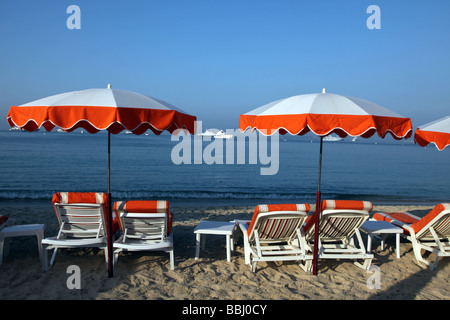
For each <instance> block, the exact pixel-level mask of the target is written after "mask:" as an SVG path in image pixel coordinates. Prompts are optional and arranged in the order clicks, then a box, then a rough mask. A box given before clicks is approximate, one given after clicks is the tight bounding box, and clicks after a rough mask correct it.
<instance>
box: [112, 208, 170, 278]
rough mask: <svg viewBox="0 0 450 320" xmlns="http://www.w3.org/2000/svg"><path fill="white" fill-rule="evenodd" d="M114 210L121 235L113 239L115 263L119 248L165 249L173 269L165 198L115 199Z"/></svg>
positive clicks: (127, 249) (120, 250)
mask: <svg viewBox="0 0 450 320" xmlns="http://www.w3.org/2000/svg"><path fill="white" fill-rule="evenodd" d="M114 211H115V212H116V215H117V216H118V217H119V219H120V228H121V230H122V232H123V235H122V236H121V237H120V238H119V239H117V240H116V241H115V242H114V249H115V250H114V257H115V258H114V262H115V263H117V260H118V257H119V253H120V252H122V251H164V252H168V253H169V257H170V269H171V270H174V269H175V262H174V249H173V234H172V232H171V229H172V214H171V213H170V212H169V203H168V202H167V201H139V200H136V201H118V202H116V203H115V204H114Z"/></svg>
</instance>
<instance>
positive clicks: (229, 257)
mask: <svg viewBox="0 0 450 320" xmlns="http://www.w3.org/2000/svg"><path fill="white" fill-rule="evenodd" d="M226 238H227V240H226V241H227V261H228V262H231V249H230V245H231V237H230V236H229V235H227V237H226Z"/></svg>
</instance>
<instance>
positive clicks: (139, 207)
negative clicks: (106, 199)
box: [114, 200, 173, 234]
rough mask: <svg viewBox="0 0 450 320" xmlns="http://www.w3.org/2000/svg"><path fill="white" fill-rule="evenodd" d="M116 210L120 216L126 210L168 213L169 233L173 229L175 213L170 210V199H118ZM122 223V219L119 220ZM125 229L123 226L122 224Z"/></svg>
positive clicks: (115, 205) (115, 204)
mask: <svg viewBox="0 0 450 320" xmlns="http://www.w3.org/2000/svg"><path fill="white" fill-rule="evenodd" d="M114 211H115V213H116V215H117V216H118V217H120V215H121V214H122V213H124V212H130V213H167V233H168V234H170V232H171V230H172V220H173V214H171V213H170V212H169V201H166V200H154V201H152V200H149V201H146V200H131V201H117V202H116V203H114ZM119 223H120V221H119ZM120 228H121V229H122V230H123V226H122V225H121V224H120Z"/></svg>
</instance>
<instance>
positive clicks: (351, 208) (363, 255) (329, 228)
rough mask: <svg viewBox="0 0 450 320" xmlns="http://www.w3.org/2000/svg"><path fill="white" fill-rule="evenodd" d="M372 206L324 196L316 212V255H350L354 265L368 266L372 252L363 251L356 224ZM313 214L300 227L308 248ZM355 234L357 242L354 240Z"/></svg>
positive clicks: (330, 256)
mask: <svg viewBox="0 0 450 320" xmlns="http://www.w3.org/2000/svg"><path fill="white" fill-rule="evenodd" d="M372 208H373V206H372V203H371V202H367V201H353V200H324V201H322V205H321V211H322V212H321V213H320V216H319V244H318V258H319V259H353V260H363V261H364V263H360V262H358V261H355V265H357V266H358V267H360V268H363V269H366V270H367V269H368V268H369V267H370V264H371V262H372V259H373V254H370V253H367V252H366V249H365V246H364V243H363V241H362V237H361V233H360V230H359V229H360V227H361V225H362V224H363V223H364V221H366V220H367V219H368V218H369V212H370V211H371V210H372ZM314 222H315V218H314V215H313V216H310V217H309V218H308V220H307V222H306V225H305V226H304V227H303V229H302V231H303V235H304V237H305V241H306V243H307V246H308V249H309V250H311V251H312V249H313V245H314V233H315V228H314ZM354 236H356V238H357V240H358V243H357V244H356V243H355V241H354Z"/></svg>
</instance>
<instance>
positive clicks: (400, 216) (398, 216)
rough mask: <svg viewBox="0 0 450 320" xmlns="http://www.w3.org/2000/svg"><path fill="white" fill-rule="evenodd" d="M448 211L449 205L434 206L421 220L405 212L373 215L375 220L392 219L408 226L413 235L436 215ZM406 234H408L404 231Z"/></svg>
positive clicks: (389, 220) (388, 220)
mask: <svg viewBox="0 0 450 320" xmlns="http://www.w3.org/2000/svg"><path fill="white" fill-rule="evenodd" d="M448 209H450V204H448V203H440V204H438V205H437V206H435V207H434V208H433V209H432V210H431V211H430V212H428V213H427V214H426V216H425V217H423V218H422V219H416V218H414V217H412V216H411V215H409V214H408V213H405V212H389V213H375V214H374V215H373V217H374V219H375V220H379V221H387V222H391V221H392V220H393V219H394V220H398V221H400V222H402V223H405V224H409V225H410V227H411V228H412V229H413V230H414V232H415V233H418V232H419V231H420V230H422V229H423V228H424V227H425V226H426V225H427V224H428V223H430V221H432V220H433V219H434V218H436V216H437V215H438V214H440V213H441V212H442V211H444V210H448ZM404 231H405V232H406V233H408V234H409V232H408V231H407V230H406V229H405V230H404Z"/></svg>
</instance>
